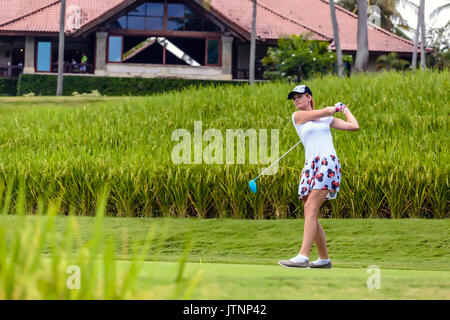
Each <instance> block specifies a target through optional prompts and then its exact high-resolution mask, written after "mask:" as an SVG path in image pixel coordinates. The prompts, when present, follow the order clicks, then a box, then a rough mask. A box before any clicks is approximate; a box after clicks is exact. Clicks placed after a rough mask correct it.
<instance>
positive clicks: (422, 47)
mask: <svg viewBox="0 0 450 320" xmlns="http://www.w3.org/2000/svg"><path fill="white" fill-rule="evenodd" d="M420 6H421V7H422V10H419V14H420V27H421V30H420V32H421V35H422V41H421V42H420V68H421V69H422V70H425V69H426V63H425V55H426V52H425V49H426V43H425V34H426V31H425V0H420ZM417 27H419V26H417Z"/></svg>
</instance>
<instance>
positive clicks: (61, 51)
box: [56, 0, 66, 96]
mask: <svg viewBox="0 0 450 320" xmlns="http://www.w3.org/2000/svg"><path fill="white" fill-rule="evenodd" d="M65 15H66V0H61V11H60V15H59V46H58V84H57V87H56V95H57V96H62V91H63V70H64V20H65V19H64V18H65Z"/></svg>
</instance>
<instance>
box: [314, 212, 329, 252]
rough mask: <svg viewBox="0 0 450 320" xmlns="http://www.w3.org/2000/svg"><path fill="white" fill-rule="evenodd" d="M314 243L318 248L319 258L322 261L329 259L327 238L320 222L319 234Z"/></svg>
mask: <svg viewBox="0 0 450 320" xmlns="http://www.w3.org/2000/svg"><path fill="white" fill-rule="evenodd" d="M314 241H315V243H316V246H317V251H319V258H320V259H322V260H326V259H328V249H327V238H326V237H325V231H323V228H322V226H321V225H320V222H319V221H317V234H316V238H315V239H314Z"/></svg>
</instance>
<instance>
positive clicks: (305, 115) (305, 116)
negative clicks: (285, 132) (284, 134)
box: [294, 107, 336, 125]
mask: <svg viewBox="0 0 450 320" xmlns="http://www.w3.org/2000/svg"><path fill="white" fill-rule="evenodd" d="M335 112H336V108H335V107H326V108H323V109H320V110H311V111H295V112H294V121H295V124H297V125H298V124H302V123H303V122H306V121H311V120H315V119H319V118H323V117H329V116H332V115H333V114H334V113H335Z"/></svg>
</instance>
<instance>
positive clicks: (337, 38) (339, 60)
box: [329, 0, 344, 78]
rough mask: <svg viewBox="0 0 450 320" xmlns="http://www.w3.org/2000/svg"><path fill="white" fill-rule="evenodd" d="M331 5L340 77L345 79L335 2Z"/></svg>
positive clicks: (331, 2)
mask: <svg viewBox="0 0 450 320" xmlns="http://www.w3.org/2000/svg"><path fill="white" fill-rule="evenodd" d="M329 3H330V14H331V23H332V25H333V34H334V44H335V46H336V55H337V63H338V75H339V77H340V78H343V77H344V62H343V61H342V50H341V42H340V41H339V27H338V24H337V19H336V9H335V7H334V1H333V0H330V2H329Z"/></svg>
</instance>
